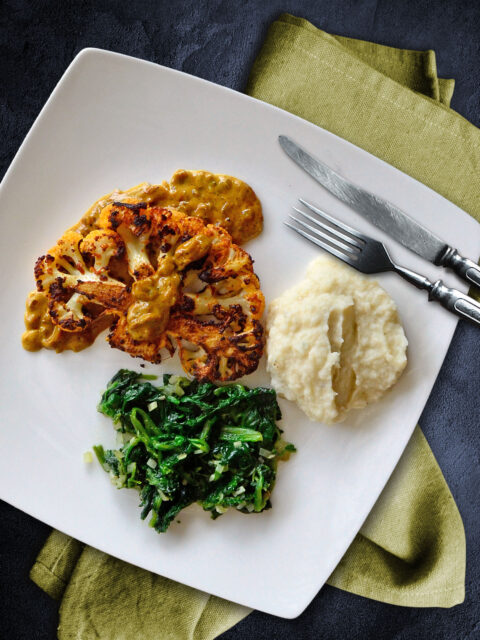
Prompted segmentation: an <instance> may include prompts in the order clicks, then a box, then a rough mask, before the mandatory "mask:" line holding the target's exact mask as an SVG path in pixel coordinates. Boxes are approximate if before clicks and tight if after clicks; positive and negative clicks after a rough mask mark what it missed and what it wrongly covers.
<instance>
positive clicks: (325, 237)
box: [285, 198, 480, 326]
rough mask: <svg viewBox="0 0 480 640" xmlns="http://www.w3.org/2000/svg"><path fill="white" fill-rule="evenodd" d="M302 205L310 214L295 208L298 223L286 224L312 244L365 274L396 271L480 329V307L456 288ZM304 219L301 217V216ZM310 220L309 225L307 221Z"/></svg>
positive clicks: (370, 239) (310, 205)
mask: <svg viewBox="0 0 480 640" xmlns="http://www.w3.org/2000/svg"><path fill="white" fill-rule="evenodd" d="M300 202H301V203H302V204H303V205H304V206H305V207H306V208H307V209H309V211H310V212H311V213H306V212H305V211H302V210H301V209H297V207H293V208H294V210H295V211H296V213H297V215H296V216H295V215H291V216H290V218H291V219H292V220H293V221H294V222H295V223H296V224H295V225H293V224H291V223H290V222H285V224H286V225H287V227H290V229H293V230H294V231H296V232H297V233H299V234H300V235H301V236H303V237H304V238H307V240H310V242H313V243H314V244H316V245H318V246H319V247H321V248H322V249H325V251H328V252H329V253H331V254H332V255H334V256H335V257H337V258H339V259H340V260H343V262H346V263H347V264H349V265H350V266H352V267H354V268H355V269H358V271H362V272H363V273H382V272H384V271H395V273H398V275H400V276H402V278H404V279H405V280H407V281H408V282H410V283H411V284H413V285H415V286H416V287H417V288H418V289H425V290H426V291H428V299H429V300H430V301H432V300H434V301H436V302H439V303H440V304H441V305H442V306H443V307H445V308H446V309H448V310H449V311H452V312H453V313H456V314H457V316H460V317H461V318H465V319H466V320H470V321H471V322H473V323H474V324H476V325H477V326H480V304H478V303H477V302H475V300H473V298H470V297H469V296H467V295H465V294H464V293H462V292H461V291H457V289H451V288H450V287H446V286H445V285H444V284H443V282H442V281H441V280H437V281H436V282H431V281H430V280H429V279H428V278H425V277H424V276H422V275H420V274H419V273H415V271H411V270H410V269H407V268H405V267H401V266H400V265H398V264H395V263H394V262H392V260H391V258H390V256H389V255H388V252H387V250H386V248H385V246H384V245H383V244H382V243H381V242H379V241H378V240H374V239H373V238H370V237H369V236H365V235H364V234H363V233H360V232H359V231H356V230H355V229H353V228H352V227H349V226H348V225H347V224H345V223H344V222H340V221H339V220H336V219H335V218H332V216H330V215H328V214H327V213H325V212H324V211H322V210H321V209H319V208H318V207H315V206H314V205H313V204H310V203H309V202H306V201H305V200H302V199H301V198H300ZM299 216H301V217H299ZM307 221H308V222H307Z"/></svg>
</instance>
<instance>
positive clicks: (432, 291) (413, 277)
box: [393, 264, 480, 327]
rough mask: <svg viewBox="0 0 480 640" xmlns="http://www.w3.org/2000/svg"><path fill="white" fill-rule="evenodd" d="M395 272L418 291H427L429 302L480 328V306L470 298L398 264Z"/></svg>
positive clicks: (438, 281)
mask: <svg viewBox="0 0 480 640" xmlns="http://www.w3.org/2000/svg"><path fill="white" fill-rule="evenodd" d="M393 270H394V271H396V272H397V273H398V274H399V275H401V276H402V278H404V280H407V281H408V282H410V283H411V284H413V285H414V286H415V287H417V289H426V290H427V291H428V299H429V300H435V301H436V302H439V303H440V304H441V305H442V307H445V309H448V310H449V311H451V312H452V313H455V314H457V316H460V318H463V319H464V320H470V322H473V324H475V325H477V326H478V327H480V304H479V303H478V302H476V301H475V300H474V299H473V298H470V296H467V295H466V294H465V293H462V292H461V291H458V290H457V289H451V288H450V287H447V286H445V285H444V284H443V282H442V281H441V280H437V281H436V282H430V280H429V279H428V278H425V276H421V275H420V274H419V273H416V272H415V271H412V270H411V269H407V268H406V267H400V266H399V265H398V264H395V265H393Z"/></svg>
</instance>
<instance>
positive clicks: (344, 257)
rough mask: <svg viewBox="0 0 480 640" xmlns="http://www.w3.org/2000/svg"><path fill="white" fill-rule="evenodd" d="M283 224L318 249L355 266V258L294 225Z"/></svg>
mask: <svg viewBox="0 0 480 640" xmlns="http://www.w3.org/2000/svg"><path fill="white" fill-rule="evenodd" d="M283 224H284V225H286V226H287V227H289V228H290V229H293V230H294V231H296V232H297V233H299V234H300V235H301V236H303V237H304V238H306V239H307V240H310V242H313V244H316V245H317V246H318V247H321V248H322V249H325V251H328V253H331V254H332V255H334V256H335V257H337V258H339V259H340V260H343V262H346V263H347V264H350V265H352V266H355V259H354V258H353V257H350V256H349V255H347V254H345V253H342V252H341V251H337V250H336V249H335V248H334V247H332V246H330V245H328V244H327V243H326V242H323V241H322V240H320V239H319V238H317V237H316V236H312V235H310V234H309V233H307V232H306V231H303V229H298V227H294V226H293V224H290V223H289V222H284V223H283Z"/></svg>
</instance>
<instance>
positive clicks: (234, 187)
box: [71, 169, 263, 244]
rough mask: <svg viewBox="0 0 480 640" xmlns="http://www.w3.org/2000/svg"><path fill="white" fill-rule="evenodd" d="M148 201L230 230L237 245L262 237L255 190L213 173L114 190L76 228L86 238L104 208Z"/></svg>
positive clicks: (184, 172) (182, 175)
mask: <svg viewBox="0 0 480 640" xmlns="http://www.w3.org/2000/svg"><path fill="white" fill-rule="evenodd" d="M127 199H128V200H129V201H130V202H132V201H135V200H136V201H138V202H147V203H148V204H150V205H152V206H156V207H174V208H175V209H177V210H178V211H181V212H182V213H186V214H187V215H189V216H195V217H197V218H201V219H202V220H203V221H204V222H205V224H209V223H211V224H218V225H219V226H221V227H223V228H224V229H226V230H227V231H228V232H229V234H230V235H231V236H232V238H233V241H234V242H235V243H236V244H244V243H245V242H247V241H248V240H251V239H252V238H255V237H256V236H258V235H259V234H260V233H261V231H262V228H263V215H262V205H261V204H260V201H259V199H258V198H257V196H256V195H255V192H254V191H253V189H252V188H251V187H250V186H249V185H248V184H246V183H245V182H243V181H242V180H239V179H238V178H234V177H233V176H227V175H222V174H215V173H210V172H209V171H187V170H185V169H179V170H178V171H175V173H174V174H173V176H172V177H171V179H170V182H167V181H164V182H162V183H161V184H149V183H148V182H142V183H140V184H138V185H136V186H135V187H132V188H131V189H127V190H126V191H113V192H112V193H109V194H107V195H105V196H102V197H101V198H99V200H97V201H96V202H95V203H94V204H93V205H92V206H91V207H90V208H89V209H88V211H87V212H86V213H85V214H84V215H83V216H82V218H81V219H80V221H79V222H78V223H77V224H75V225H74V226H73V227H72V229H71V230H72V231H77V232H78V233H81V234H82V235H84V236H85V235H86V234H87V233H89V232H90V231H92V230H93V229H95V222H96V220H97V219H98V217H99V215H100V212H101V211H102V209H103V208H104V207H106V206H107V205H109V204H111V203H112V202H122V201H124V200H127Z"/></svg>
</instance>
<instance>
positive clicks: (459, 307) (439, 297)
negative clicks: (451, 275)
mask: <svg viewBox="0 0 480 640" xmlns="http://www.w3.org/2000/svg"><path fill="white" fill-rule="evenodd" d="M428 299H429V300H436V301H437V302H439V303H440V304H441V305H442V307H445V309H448V310H449V311H453V313H456V314H457V316H460V318H463V319H464V320H470V321H471V322H473V323H474V324H476V325H477V326H479V327H480V304H478V302H476V301H475V300H474V299H473V298H470V297H469V296H467V295H465V294H464V293H462V292H461V291H457V290H456V289H450V287H446V286H445V285H444V284H443V282H442V281H441V280H437V281H436V282H435V283H434V284H433V286H432V288H431V289H430V291H429V293H428Z"/></svg>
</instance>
